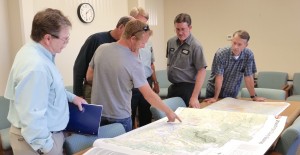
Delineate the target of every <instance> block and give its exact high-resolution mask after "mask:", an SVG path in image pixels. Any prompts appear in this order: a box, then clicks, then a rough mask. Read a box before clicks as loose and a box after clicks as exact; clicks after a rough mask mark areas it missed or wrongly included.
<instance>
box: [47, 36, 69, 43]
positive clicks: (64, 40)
mask: <svg viewBox="0 0 300 155" xmlns="http://www.w3.org/2000/svg"><path fill="white" fill-rule="evenodd" d="M50 35H51V36H52V37H54V38H56V39H60V40H62V41H63V42H64V43H67V42H69V40H70V37H69V36H68V37H66V38H59V36H57V35H55V34H50Z"/></svg>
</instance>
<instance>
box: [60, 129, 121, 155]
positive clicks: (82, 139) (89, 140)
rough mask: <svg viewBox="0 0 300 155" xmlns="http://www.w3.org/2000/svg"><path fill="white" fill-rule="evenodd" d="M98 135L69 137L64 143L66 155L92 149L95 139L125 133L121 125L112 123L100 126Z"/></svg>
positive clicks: (74, 135)
mask: <svg viewBox="0 0 300 155" xmlns="http://www.w3.org/2000/svg"><path fill="white" fill-rule="evenodd" d="M98 133H99V134H98V136H91V135H80V134H75V133H74V134H72V135H71V136H68V137H66V139H65V143H64V151H65V153H66V155H72V154H74V153H76V152H79V151H81V150H84V149H87V148H89V147H92V146H93V143H94V141H95V140H96V139H99V138H113V137H116V136H119V135H121V134H123V133H126V131H125V129H124V127H123V125H122V124H121V123H113V124H108V125H104V126H101V127H100V128H99V131H98Z"/></svg>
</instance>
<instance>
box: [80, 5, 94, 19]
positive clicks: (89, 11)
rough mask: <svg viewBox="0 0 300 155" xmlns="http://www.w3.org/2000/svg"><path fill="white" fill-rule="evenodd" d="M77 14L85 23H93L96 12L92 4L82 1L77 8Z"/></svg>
mask: <svg viewBox="0 0 300 155" xmlns="http://www.w3.org/2000/svg"><path fill="white" fill-rule="evenodd" d="M77 15H78V17H79V19H80V21H82V22H84V23H91V22H92V21H93V20H94V17H95V12H94V9H93V7H92V6H91V4H89V3H82V4H80V5H79V6H78V8H77Z"/></svg>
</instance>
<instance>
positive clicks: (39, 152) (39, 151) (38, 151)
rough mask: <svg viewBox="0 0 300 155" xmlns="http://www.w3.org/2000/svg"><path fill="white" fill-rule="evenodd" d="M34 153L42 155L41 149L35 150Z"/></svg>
mask: <svg viewBox="0 0 300 155" xmlns="http://www.w3.org/2000/svg"><path fill="white" fill-rule="evenodd" d="M36 152H37V153H38V154H40V155H42V154H44V152H42V150H41V149H38V150H36Z"/></svg>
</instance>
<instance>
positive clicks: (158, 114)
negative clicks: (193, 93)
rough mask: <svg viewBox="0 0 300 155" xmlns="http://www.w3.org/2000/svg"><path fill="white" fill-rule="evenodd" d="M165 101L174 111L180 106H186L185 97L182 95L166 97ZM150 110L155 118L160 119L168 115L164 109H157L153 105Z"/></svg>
mask: <svg viewBox="0 0 300 155" xmlns="http://www.w3.org/2000/svg"><path fill="white" fill-rule="evenodd" d="M163 102H164V103H165V104H166V105H167V106H168V107H170V108H171V109H172V110H173V111H175V110H176V109H177V108H178V107H186V105H185V103H184V101H183V99H182V98H180V97H172V98H168V99H164V100H163ZM150 111H151V113H152V117H153V119H154V120H159V119H161V118H163V117H166V114H165V113H164V112H163V111H160V110H159V109H156V108H155V107H153V106H151V107H150Z"/></svg>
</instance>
